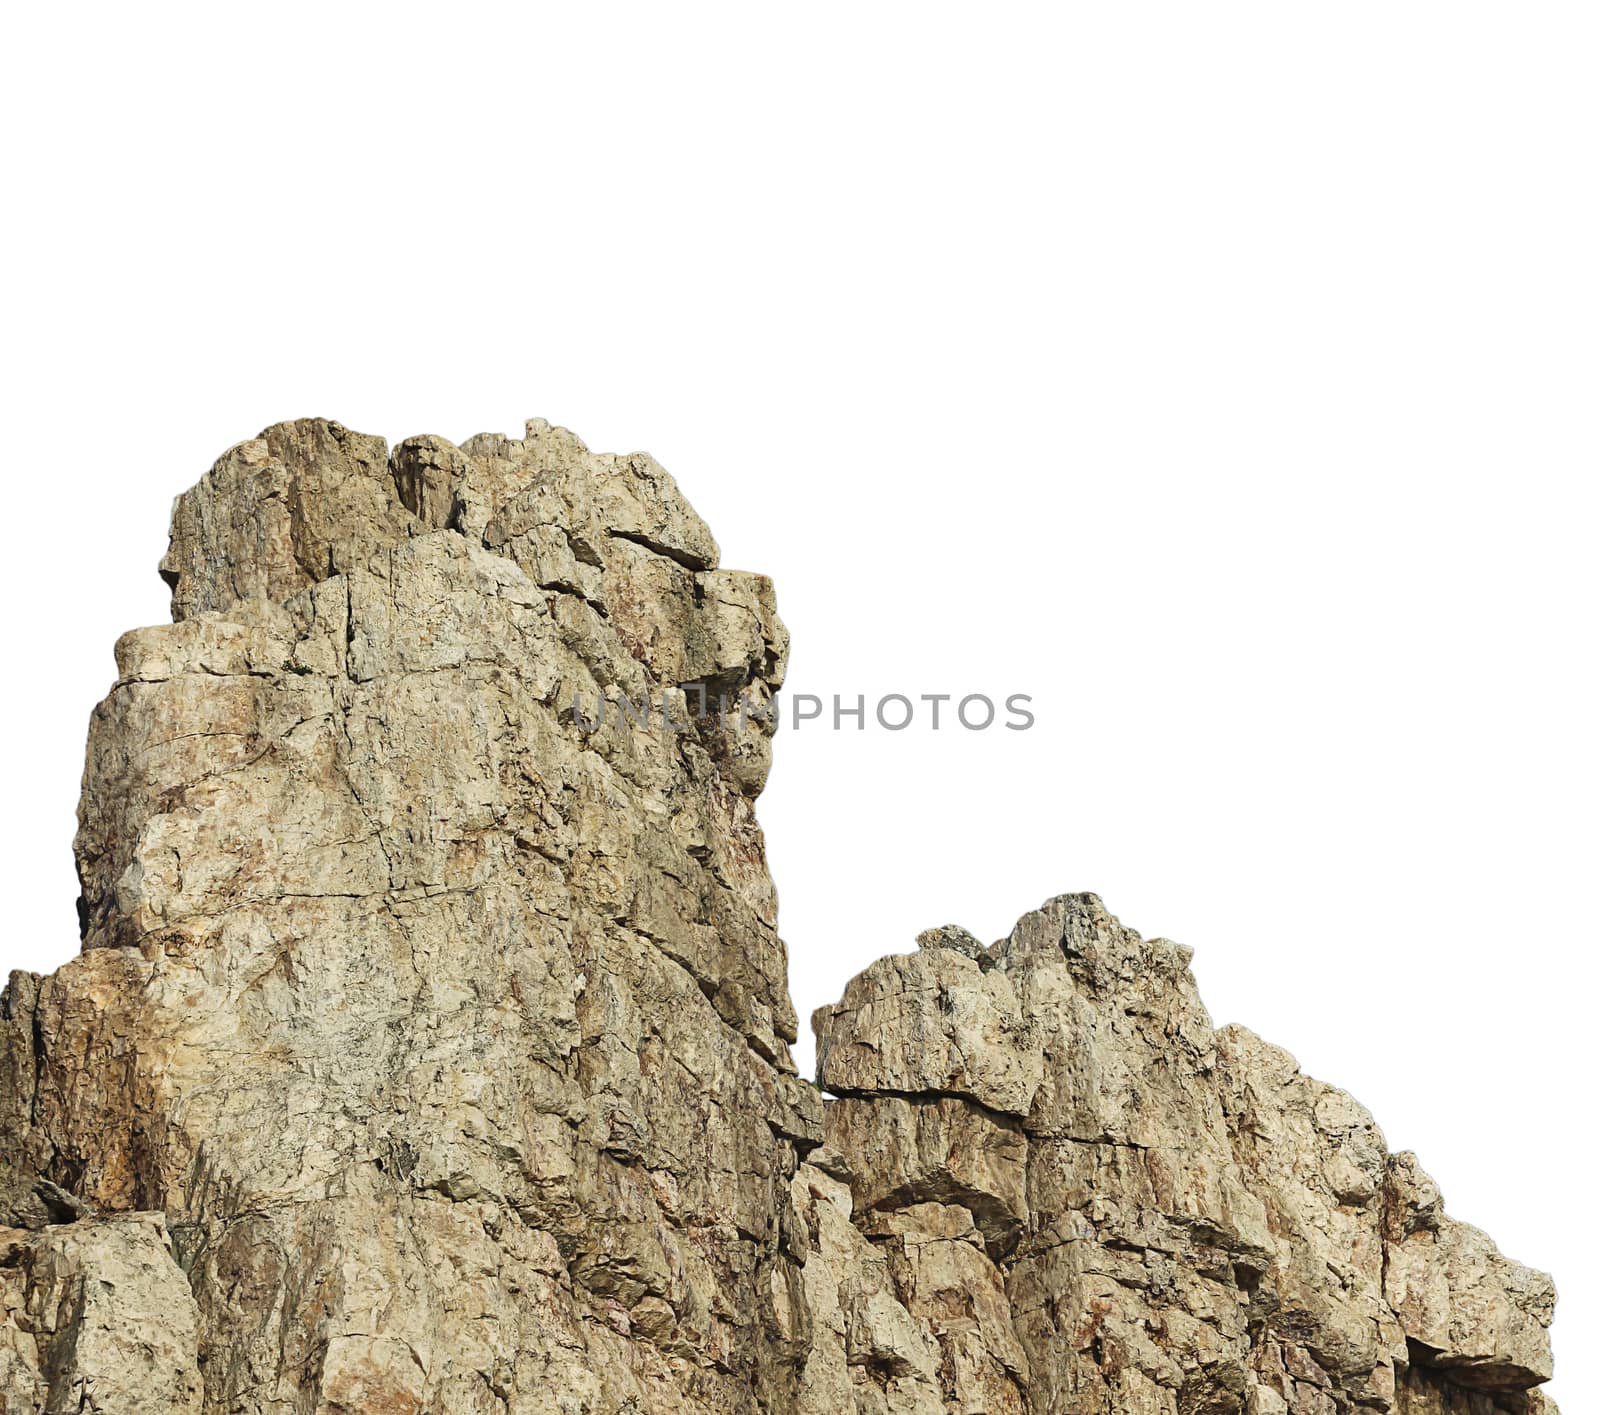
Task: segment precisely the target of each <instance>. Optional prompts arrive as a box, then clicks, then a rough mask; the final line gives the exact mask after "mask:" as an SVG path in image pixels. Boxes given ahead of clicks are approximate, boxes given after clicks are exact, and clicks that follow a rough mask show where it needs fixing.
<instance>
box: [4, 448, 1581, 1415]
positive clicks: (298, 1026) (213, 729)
mask: <svg viewBox="0 0 1600 1415" xmlns="http://www.w3.org/2000/svg"><path fill="white" fill-rule="evenodd" d="M717 562H718V552H717V546H716V543H715V541H714V540H713V538H712V536H711V534H710V532H709V531H708V530H707V528H706V527H705V525H704V524H703V523H702V522H701V521H700V519H699V518H698V517H697V516H696V515H695V513H694V512H693V510H692V509H691V508H690V507H689V506H688V504H687V503H686V502H685V501H684V500H683V498H682V497H681V496H680V495H679V494H678V491H677V489H676V487H675V485H674V484H673V482H672V479H671V477H669V476H668V475H667V473H666V472H665V471H664V470H663V469H662V468H661V467H660V466H659V465H657V464H656V463H655V462H654V461H653V460H651V459H650V458H649V457H646V456H643V455H635V456H630V457H610V456H599V455H595V454H592V453H590V452H589V451H588V450H587V449H586V448H585V447H584V446H583V444H582V443H581V442H579V441H578V439H577V438H575V437H573V436H572V434H570V433H568V432H566V431H564V430H562V429H559V428H553V427H551V426H549V425H548V424H546V423H542V422H534V423H530V424H529V425H528V428H527V434H526V436H525V437H524V438H522V439H520V440H513V439H508V438H503V437H491V436H484V437H476V438H472V439H470V440H469V441H468V442H466V443H464V444H463V445H461V446H460V447H456V446H453V445H452V444H450V443H448V442H446V441H444V440H443V439H441V438H436V437H418V438H411V439H408V440H407V441H405V442H403V443H401V444H400V445H399V446H398V447H396V448H395V449H393V451H392V452H391V451H389V450H388V449H386V448H385V447H384V445H383V444H382V442H380V441H379V440H378V439H376V438H371V437H364V436H362V435H360V434H356V433H353V432H350V431H349V430H348V429H345V428H343V427H341V426H339V425H338V424H335V423H329V422H324V421H321V420H315V419H312V420H306V421H302V422H296V423H287V424H283V425H281V426H278V427H275V428H271V429H269V430H268V431H267V432H265V433H264V434H262V436H261V437H260V438H258V439H255V440H254V441H251V442H247V443H244V444H241V445H240V446H239V447H236V448H234V449H233V450H232V451H230V452H229V453H227V454H225V455H224V456H223V457H222V459H221V460H220V461H219V462H218V463H217V465H216V466H215V467H214V468H213V469H212V471H211V472H210V473H209V474H208V475H207V476H206V477H205V478H203V479H202V480H201V482H200V483H199V485H198V486H196V487H195V488H193V489H192V490H191V491H189V492H187V493H186V494H185V495H184V496H182V497H180V498H179V501H178V503H177V506H176V508H175V510H174V514H173V534H172V543H171V546H170V548H169V550H168V553H167V556H166V558H165V560H164V561H163V563H162V573H163V575H164V576H165V577H166V579H167V581H168V583H169V584H170V585H171V586H172V603H173V615H174V620H175V622H174V623H173V624H171V625H167V626H163V627H159V628H151V629H141V630H136V631H134V632H132V633H130V634H127V635H125V636H124V637H123V639H122V640H121V642H120V643H119V644H118V645H117V664H118V670H119V673H118V680H117V683H116V685H115V686H114V687H113V688H112V690H111V692H110V694H109V695H108V697H107V698H106V700H105V702H104V703H102V704H101V706H100V707H99V708H98V709H97V710H96V712H95V715H94V718H93V721H92V723H91V727H90V736H89V749H88V760H87V764H86V768H85V773H84V785H83V797H82V803H81V808H80V830H79V833H78V838H77V847H76V848H77V860H78V870H79V877H80V879H81V881H82V898H81V899H80V901H79V918H80V923H81V930H82V945H83V948H82V952H81V954H80V955H79V956H78V957H77V958H76V959H74V960H73V961H72V962H71V963H69V964H68V965H67V966H66V967H64V968H62V969H61V970H60V971H59V972H57V973H56V974H54V975H53V976H51V977H48V978H40V977H36V976H34V975H31V974H25V973H18V974H14V975H13V976H12V979H11V983H10V985H9V987H8V988H7V989H6V990H5V993H4V995H3V998H0V1137H3V1143H0V1415H12V1412H20V1411H30V1412H31V1411H39V1410H45V1411H51V1412H55V1411H67V1410H71V1411H80V1410H82V1411H102V1412H105V1413H106V1415H113V1413H114V1412H140V1411H146V1410H148V1411H151V1412H155V1411H190V1412H195V1415H223V1412H227V1415H316V1413H317V1412H320V1413H321V1415H356V1413H357V1412H363V1413H365V1412H372V1415H424V1412H427V1415H620V1413H621V1412H630V1413H631V1415H645V1412H649V1413H650V1415H656V1412H665V1415H673V1412H703V1413H704V1415H711V1412H716V1415H756V1413H757V1412H763V1413H764V1415H788V1412H796V1415H839V1413H840V1412H849V1411H854V1412H859V1413H860V1415H941V1412H961V1413H962V1415H997V1413H998V1412H1017V1415H1022V1412H1033V1413H1034V1415H1073V1412H1090V1411H1093V1412H1108V1411H1110V1412H1129V1415H1222V1412H1247V1415H1278V1412H1286V1411H1295V1412H1314V1415H1328V1413H1329V1412H1339V1411H1352V1410H1357V1409H1360V1410H1368V1411H1374V1412H1383V1411H1393V1412H1410V1413H1411V1415H1434V1412H1438V1413H1439V1415H1456V1412H1465V1413H1466V1415H1497V1412H1523V1415H1532V1412H1540V1411H1543V1410H1545V1409H1547V1408H1548V1407H1547V1406H1546V1404H1545V1403H1544V1402H1543V1401H1542V1400H1541V1398H1540V1397H1539V1396H1538V1394H1537V1391H1536V1389H1535V1387H1536V1386H1537V1385H1538V1383H1539V1382H1540V1381H1542V1380H1543V1379H1545V1378H1546V1377H1547V1376H1548V1374H1549V1371H1550V1359H1549V1345H1548V1335H1547V1328H1548V1325H1549V1322H1550V1316H1551V1311H1552V1308H1553V1303H1554V1293H1553V1291H1552V1289H1551V1287H1550V1285H1549V1282H1548V1279H1545V1278H1543V1277H1542V1276H1541V1275H1539V1274H1535V1273H1531V1272H1529V1271H1528V1270H1526V1269H1523V1268H1520V1267H1518V1266H1516V1265H1515V1264H1513V1263H1510V1262H1509V1261H1507V1260H1506V1259H1504V1258H1502V1257H1501V1256H1500V1255H1499V1254H1498V1253H1497V1252H1496V1251H1495V1249H1494V1248H1493V1245H1492V1244H1490V1243H1489V1241H1488V1240H1487V1239H1486V1238H1484V1237H1483V1235H1481V1234H1479V1233H1477V1232H1476V1230H1473V1229H1469V1228H1466V1227H1465V1226H1463V1225H1460V1224H1457V1223H1454V1222H1453V1221H1452V1220H1450V1219H1449V1218H1447V1217H1446V1216H1445V1215H1444V1213H1443V1211H1442V1206H1441V1204H1440V1202H1439V1199H1438V1191H1437V1190H1436V1189H1435V1188H1434V1187H1433V1185H1432V1183H1431V1181H1429V1180H1428V1179H1427V1178H1426V1176H1425V1175H1423V1174H1422V1173H1421V1171H1420V1169H1418V1168H1417V1166H1416V1164H1415V1162H1414V1160H1412V1159H1411V1158H1410V1157H1409V1156H1405V1155H1396V1156H1391V1155H1390V1154H1388V1152H1387V1150H1386V1148H1385V1146H1384V1143H1383V1139H1382V1136H1381V1134H1380V1133H1379V1132H1378V1130H1377V1127H1376V1126H1375V1125H1374V1123H1373V1121H1372V1119H1371V1117H1370V1116H1368V1115H1367V1113H1366V1112H1365V1111H1363V1110H1362V1109H1361V1108H1360V1107H1359V1106H1358V1105H1356V1104H1355V1102H1353V1101H1352V1100H1351V1099H1350V1098H1349V1097H1347V1096H1345V1095H1343V1093H1341V1092H1338V1091H1336V1090H1333V1089H1332V1088H1331V1087H1327V1086H1323V1085H1321V1084H1320V1083H1318V1082H1315V1081H1312V1080H1310V1079H1309V1078H1307V1077H1305V1076H1303V1075H1301V1074H1300V1072H1299V1070H1298V1068H1297V1067H1296V1066H1295V1064H1294V1062H1293V1060H1292V1058H1290V1057H1289V1056H1288V1055H1287V1054H1286V1053H1284V1052H1281V1051H1279V1050H1277V1049H1276V1048H1273V1047H1269V1046H1267V1045H1266V1044H1265V1043H1262V1042H1260V1041H1258V1040H1257V1039H1256V1038H1254V1037H1253V1036H1251V1035H1250V1034H1249V1033H1247V1032H1243V1031H1241V1030H1238V1029H1232V1028H1230V1029H1225V1030H1223V1031H1221V1032H1216V1031H1214V1030H1213V1028H1212V1026H1211V1023H1210V1020H1209V1018H1208V1017H1207V1016H1206V1013H1205V1010H1204V1008H1203V1007H1202V1006H1201V1005H1200V1002H1199V999H1198V997H1197V995H1196V993H1195V988H1194V983H1193V979H1192V978H1191V976H1190V974H1189V971H1188V967H1187V964H1188V955H1187V953H1186V951H1185V950H1183V949H1181V948H1179V947H1177V946H1176V945H1173V944H1170V943H1166V942H1163V941H1161V940H1144V939H1141V938H1140V937H1139V936H1138V935H1137V934H1135V933H1133V932H1132V931H1131V930H1128V929H1125V928H1123V927H1122V926H1121V925H1120V924H1118V923H1117V921H1116V920H1115V919H1113V918H1112V917H1111V916H1110V915H1109V914H1108V913H1107V912H1106V911H1105V909H1104V908H1103V907H1102V906H1101V905H1100V903H1099V901H1098V900H1096V899H1094V898H1093V897H1092V896H1088V895H1079V896H1063V897H1062V898H1060V899H1056V900H1052V901H1051V902H1050V903H1049V904H1047V905H1046V906H1045V907H1044V908H1043V909H1041V910H1039V911H1036V912H1035V913H1032V914H1029V915H1027V916H1026V917H1024V918H1023V919H1022V920H1021V921H1020V922H1019V923H1018V925H1017V927H1016V928H1015V929H1014V930H1013V931H1012V933H1011V934H1010V936H1009V937H1008V938H1006V939H1004V940H1002V941H1001V942H1000V943H998V944H996V945H994V946H992V947H987V948H986V947H984V946H983V945H982V944H980V943H979V942H978V941H977V940H976V939H974V938H973V937H972V936H971V935H970V934H968V933H966V931H965V930H962V929H960V928H959V927H956V926H945V927H942V928H938V929H932V930H929V931H928V932H927V933H925V934H924V935H922V937H921V938H920V940H919V942H920V944H921V945H922V946H921V948H920V950H919V951H918V952H917V953H915V954H911V955H908V956H903V957H891V958H886V959H884V960H882V961H880V962H878V963H875V964H874V965H873V966H872V967H870V968H868V969H867V970H866V971H865V972H864V973H862V974H861V976H860V977H858V978H856V979H855V980H854V981H853V982H852V983H851V984H850V985H849V987H848V988H847V989H846V992H845V995H844V997H843V998H842V999H841V1001H840V1002H839V1003H838V1004H837V1005H835V1006H833V1007H831V1008H824V1009H822V1011H821V1012H819V1013H818V1015H817V1019H816V1026H817V1030H818V1051H819V1057H820V1068H821V1075H820V1079H821V1082H822V1085H823V1087H824V1088H825V1089H826V1090H828V1091H831V1092H832V1093H833V1094H834V1095H835V1096H836V1097H837V1099H835V1100H833V1101H832V1102H830V1103H828V1104H827V1105H826V1106H824V1104H823V1101H822V1099H821V1095H820V1094H819V1092H818V1091H817V1089H815V1088H814V1087H812V1086H811V1085H810V1084H809V1083H807V1082H805V1081H803V1080H801V1079H800V1078H799V1077H798V1076H797V1075H796V1074H795V1069H794V1066H793V1064H792V1062H791V1059H790V1054H789V1045H790V1044H791V1043H792V1042H793V1041H794V1040H795V1026H796V1023H795V1017H794V1013H793V1008H792V1006H791V1004H790V1001H789V995H788V988H787V982H786V977H785V972H786V967H785V956H784V948H783V944H782V942H781V940H780V939H779V936H778V933H777V911H776V897H775V893H774V890H773V886H772V881H771V879H770V878H769V876H768V874H767V869H766V862H765V858H764V853H763V848H762V840H761V833H760V830H759V827H758V826H757V824H756V820H755V816H754V810H753V802H754V799H755V798H756V796H757V795H758V794H759V793H760V791H761V788H762V786H763V784H764V782H765V780H766V776H767V771H768V768H769V766H770V761H771V751H770V748H771V743H770V737H771V730H772V723H773V715H772V711H771V709H772V704H773V695H774V694H775V693H776V692H777V691H778V689H779V687H780V686H781V684H782V680H783V671H784V663H785V659H786V656H787V650H788V640H787V635H786V633H785V631H784V628H783V625H782V623H781V622H780V621H779V619H778V615H777V611H776V605H775V601H774V597H773V592H772V586H771V584H770V583H769V582H768V581H767V580H765V579H763V578H762V577H760V576H756V575H749V574H743V573H741V572H737V571H730V570H724V569H721V568H719V567H718V563H717Z"/></svg>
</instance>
